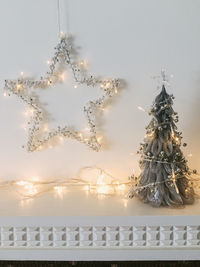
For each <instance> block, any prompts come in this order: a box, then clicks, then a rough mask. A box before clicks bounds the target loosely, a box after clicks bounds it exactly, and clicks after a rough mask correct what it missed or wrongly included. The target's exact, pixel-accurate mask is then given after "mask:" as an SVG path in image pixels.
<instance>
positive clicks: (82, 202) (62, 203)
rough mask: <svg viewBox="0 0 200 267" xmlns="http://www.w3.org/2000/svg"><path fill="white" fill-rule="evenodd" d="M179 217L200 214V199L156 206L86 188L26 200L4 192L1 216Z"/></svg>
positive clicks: (1, 201)
mask: <svg viewBox="0 0 200 267" xmlns="http://www.w3.org/2000/svg"><path fill="white" fill-rule="evenodd" d="M160 215H165V216H175V215H177V216H178V215H179V216H181V215H184V216H189V215H200V200H199V199H196V201H195V203H194V204H193V205H188V206H185V207H182V208H169V207H161V208H154V207H151V206H149V205H148V204H144V203H142V202H141V201H139V200H138V199H137V198H134V199H124V197H123V195H122V196H120V195H116V196H106V197H103V196H101V197H99V196H97V195H93V194H90V193H88V194H87V193H86V192H85V191H81V190H75V189H74V191H71V190H70V191H69V192H66V193H65V194H64V195H63V198H59V197H58V196H56V195H55V194H54V193H53V192H49V193H45V194H44V195H42V196H39V197H37V198H34V199H28V200H23V199H21V198H20V197H19V195H18V194H17V193H16V192H12V191H11V192H10V191H7V190H4V191H1V196H0V216H160Z"/></svg>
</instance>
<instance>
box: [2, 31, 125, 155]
mask: <svg viewBox="0 0 200 267" xmlns="http://www.w3.org/2000/svg"><path fill="white" fill-rule="evenodd" d="M75 54H76V51H75V48H74V47H73V41H72V38H71V37H66V36H64V37H61V39H60V42H59V43H58V45H57V46H56V47H55V54H54V56H53V57H52V59H51V61H49V63H50V65H49V72H47V73H46V75H45V76H43V77H40V79H39V80H34V79H26V78H24V77H20V78H19V79H16V80H5V87H4V89H5V92H7V93H8V95H10V94H14V95H16V96H17V97H19V98H20V99H21V100H22V101H23V102H25V103H26V104H27V105H28V106H29V108H30V114H31V115H30V120H29V122H28V141H27V145H26V148H27V151H29V152H33V151H36V150H42V149H43V148H45V147H48V145H49V143H51V142H50V141H55V140H56V138H72V139H75V140H77V141H79V142H81V143H84V144H85V145H87V146H88V147H89V148H91V149H93V150H95V151H99V150H100V148H101V142H100V140H99V138H98V136H97V127H96V112H97V111H98V110H103V108H104V107H105V106H106V104H107V102H108V100H109V99H110V98H111V97H113V96H114V95H115V94H116V93H117V92H118V89H119V85H120V81H119V79H101V78H98V77H94V76H91V75H88V74H87V71H86V70H85V68H84V67H83V66H82V64H80V62H79V63H78V62H77V61H76V59H75V58H76V57H75ZM63 68H64V69H66V68H70V69H71V71H72V73H73V78H74V82H75V86H74V87H75V88H76V87H77V86H78V85H80V84H82V85H86V86H92V87H98V88H99V89H100V90H101V91H103V94H102V95H101V96H100V97H99V98H98V99H96V100H93V101H89V102H88V103H87V104H86V105H85V106H84V114H85V117H86V121H87V127H88V130H89V133H88V134H86V133H85V132H82V131H77V130H76V129H74V128H73V127H69V126H64V127H60V126H58V127H57V128H56V129H52V130H50V131H47V132H45V131H44V125H45V123H46V122H48V120H47V118H46V111H45V109H44V107H43V105H42V103H41V102H40V101H39V96H38V95H37V94H36V92H35V91H36V89H48V88H49V87H51V86H52V85H56V83H60V82H61V80H62V79H61V78H62V77H61V78H60V76H61V75H62V70H63ZM23 147H25V146H23Z"/></svg>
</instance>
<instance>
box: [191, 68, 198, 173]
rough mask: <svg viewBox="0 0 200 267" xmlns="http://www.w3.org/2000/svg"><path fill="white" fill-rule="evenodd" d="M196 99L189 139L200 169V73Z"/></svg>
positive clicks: (196, 82) (194, 162) (196, 87)
mask: <svg viewBox="0 0 200 267" xmlns="http://www.w3.org/2000/svg"><path fill="white" fill-rule="evenodd" d="M194 96H195V97H194V101H193V105H192V112H191V120H190V123H189V129H190V131H189V132H190V134H189V140H190V143H191V144H192V146H193V149H192V150H193V151H192V154H193V155H194V159H193V160H192V162H193V164H195V166H196V168H197V169H198V171H200V73H198V77H197V80H196V81H195V90H194Z"/></svg>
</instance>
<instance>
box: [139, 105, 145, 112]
mask: <svg viewBox="0 0 200 267" xmlns="http://www.w3.org/2000/svg"><path fill="white" fill-rule="evenodd" d="M137 108H138V109H139V110H141V111H143V112H145V109H144V108H143V107H141V106H138V107H137Z"/></svg>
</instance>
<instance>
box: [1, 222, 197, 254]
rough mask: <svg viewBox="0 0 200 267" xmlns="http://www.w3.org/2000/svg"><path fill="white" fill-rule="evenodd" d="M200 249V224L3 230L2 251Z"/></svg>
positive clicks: (10, 228)
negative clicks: (21, 248)
mask: <svg viewBox="0 0 200 267" xmlns="http://www.w3.org/2000/svg"><path fill="white" fill-rule="evenodd" d="M19 247H23V248H49V249H52V248H62V249H64V248H66V249H68V248H79V249H80V248H153V247H154V248H158V247H159V248H170V247H176V248H184V247H185V248H188V247H193V248H200V225H196V226H193V225H191V226H190V225H187V226H82V227H81V226H77V227H76V226H60V227H57V226H56V227H52V226H50V227H48V226H44V227H41V226H38V227H37V226H36V227H4V226H2V227H0V248H1V249H3V248H19Z"/></svg>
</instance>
